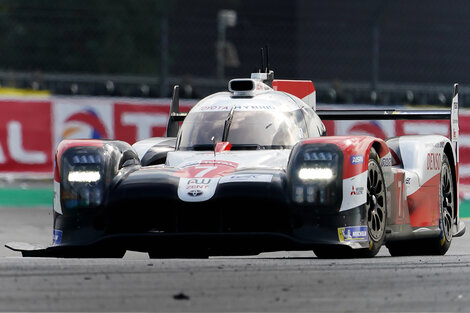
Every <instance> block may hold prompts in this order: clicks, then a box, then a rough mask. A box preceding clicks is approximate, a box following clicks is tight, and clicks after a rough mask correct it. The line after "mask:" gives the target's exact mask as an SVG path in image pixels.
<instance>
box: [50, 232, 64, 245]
mask: <svg viewBox="0 0 470 313" xmlns="http://www.w3.org/2000/svg"><path fill="white" fill-rule="evenodd" d="M52 243H53V244H54V245H60V244H61V243H62V231H61V230H58V229H54V234H53V236H52Z"/></svg>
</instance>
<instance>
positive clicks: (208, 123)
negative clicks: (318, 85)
mask: <svg viewBox="0 0 470 313" xmlns="http://www.w3.org/2000/svg"><path fill="white" fill-rule="evenodd" d="M298 101H300V103H298ZM302 103H303V102H302V101H301V100H300V99H295V98H293V97H292V96H289V95H286V94H284V93H278V92H267V93H265V94H263V95H258V96H256V97H254V98H236V99H234V98H231V97H230V94H229V93H226V92H224V93H217V94H214V95H212V96H209V97H207V98H205V99H203V100H201V101H200V102H199V103H198V104H197V105H196V106H194V108H193V109H192V110H191V111H190V112H189V113H188V115H187V117H186V118H185V120H184V123H183V126H182V127H181V130H180V132H179V135H178V140H177V149H178V150H196V151H197V150H213V149H214V143H215V142H220V141H229V142H230V143H231V144H232V150H256V149H290V148H292V147H293V146H294V145H295V144H296V143H297V142H298V141H299V140H301V139H304V138H308V137H317V136H320V135H321V132H320V131H319V129H320V128H321V127H323V128H324V126H323V123H321V121H320V119H319V118H318V116H316V114H315V113H314V112H313V110H311V109H310V108H309V107H308V106H306V105H305V107H304V105H302ZM299 104H300V105H299ZM309 109H310V111H308V110H309ZM310 114H312V115H313V116H312V117H310V116H309V118H307V119H306V118H305V115H310ZM309 119H314V121H311V122H310V124H312V122H313V123H314V124H315V123H317V124H318V123H320V124H321V125H316V124H315V125H310V126H314V127H309V125H308V124H309V123H308V120H309ZM318 126H321V127H318ZM309 128H314V129H312V131H309V130H310V129H309ZM224 136H225V138H224Z"/></svg>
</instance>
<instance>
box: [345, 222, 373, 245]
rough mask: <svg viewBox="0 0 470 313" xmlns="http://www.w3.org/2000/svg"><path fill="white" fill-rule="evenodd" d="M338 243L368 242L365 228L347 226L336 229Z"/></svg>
mask: <svg viewBox="0 0 470 313" xmlns="http://www.w3.org/2000/svg"><path fill="white" fill-rule="evenodd" d="M338 238H339V241H340V242H353V241H368V240H369V238H368V229H367V226H348V227H341V228H338Z"/></svg>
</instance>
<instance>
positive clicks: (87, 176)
mask: <svg viewBox="0 0 470 313" xmlns="http://www.w3.org/2000/svg"><path fill="white" fill-rule="evenodd" d="M67 179H68V181H69V182H71V183H96V182H97V181H99V180H100V179H101V174H100V172H99V171H71V172H69V175H68V178H67Z"/></svg>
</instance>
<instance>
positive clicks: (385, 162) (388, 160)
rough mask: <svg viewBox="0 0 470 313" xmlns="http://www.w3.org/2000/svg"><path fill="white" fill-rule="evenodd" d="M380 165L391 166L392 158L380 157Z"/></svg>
mask: <svg viewBox="0 0 470 313" xmlns="http://www.w3.org/2000/svg"><path fill="white" fill-rule="evenodd" d="M380 166H381V167H387V166H392V158H391V157H383V158H381V159H380Z"/></svg>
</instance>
